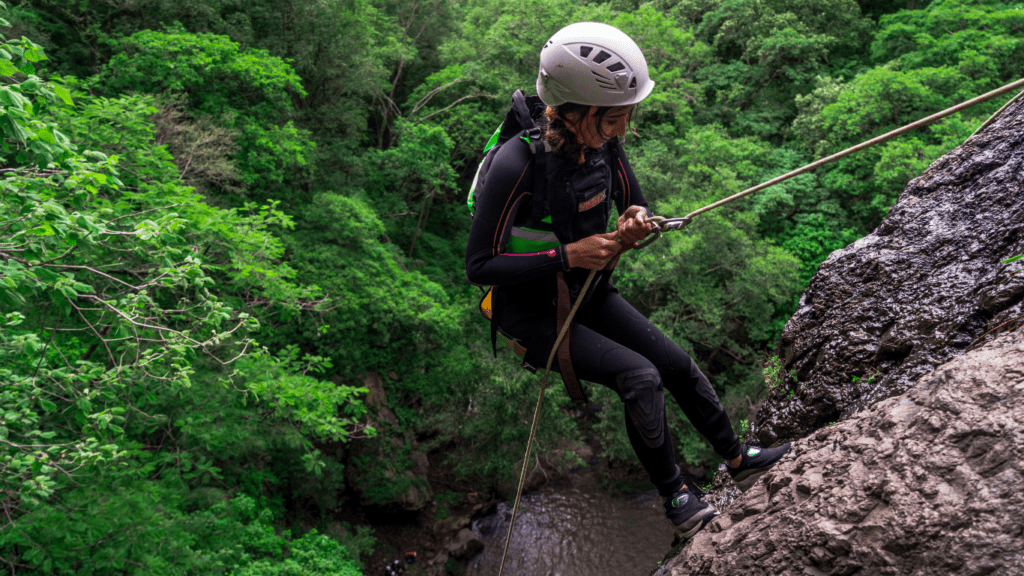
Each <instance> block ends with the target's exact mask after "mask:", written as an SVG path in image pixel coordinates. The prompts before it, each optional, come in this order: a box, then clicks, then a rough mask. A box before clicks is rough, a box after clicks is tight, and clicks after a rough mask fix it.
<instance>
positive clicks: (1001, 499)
mask: <svg viewBox="0 0 1024 576" xmlns="http://www.w3.org/2000/svg"><path fill="white" fill-rule="evenodd" d="M1022 411H1024V330H1018V331H1015V332H1011V333H1008V334H1005V335H1002V336H1000V337H999V338H998V339H996V340H994V341H993V342H991V343H989V344H986V345H985V346H984V347H982V348H980V349H977V350H974V351H971V352H968V353H967V354H965V355H963V356H961V357H959V358H956V359H954V360H952V361H950V362H948V363H945V364H943V365H941V366H939V367H938V369H936V370H934V371H933V372H931V373H930V374H928V375H926V376H925V377H923V378H921V379H920V380H919V381H918V383H917V385H916V386H915V387H914V388H912V389H911V390H910V391H909V392H906V393H905V394H903V395H900V396H897V397H893V398H889V399H887V400H884V401H882V402H880V403H878V404H877V405H875V406H874V407H873V408H871V409H870V410H866V411H863V412H860V413H857V414H855V415H853V416H852V417H851V418H849V419H848V420H844V421H842V422H839V423H838V424H836V425H834V426H828V427H825V428H822V429H820V430H818V431H817V432H816V433H814V434H812V435H810V436H809V437H807V438H804V439H802V440H799V441H797V442H795V443H794V445H793V449H792V451H791V453H790V454H789V455H787V456H786V458H785V459H783V460H782V462H780V463H779V464H778V465H777V466H776V467H775V468H774V469H772V471H771V472H769V473H768V474H767V475H765V477H764V478H762V479H761V480H759V481H758V482H757V484H755V485H754V487H753V488H751V489H750V490H749V491H748V492H747V493H745V494H743V495H742V496H741V497H739V498H738V499H736V500H735V501H734V502H733V504H732V505H731V506H730V507H729V509H728V510H727V512H726V513H725V514H723V515H722V516H720V517H719V518H717V519H715V521H713V522H712V523H711V525H710V526H709V527H708V528H707V529H705V530H704V531H702V532H701V533H699V534H698V535H697V536H696V537H695V538H694V539H693V540H692V541H691V542H690V543H689V544H687V545H686V546H684V547H683V548H682V550H681V552H680V553H679V555H678V556H677V557H675V558H674V559H672V560H671V561H670V562H669V563H667V565H666V566H664V567H663V568H662V569H661V570H659V574H670V575H671V576H690V575H698V574H703V575H712V574H714V575H726V574H729V575H732V574H814V575H821V574H854V573H858V574H914V575H922V576H923V575H928V574H949V575H961V574H962V575H968V574H991V575H1007V576H1009V575H1011V574H1024V523H1022V522H1021V518H1024V490H1022V488H1024V425H1022V423H1021V419H1020V418H1019V417H1018V415H1019V414H1020V413H1021V412H1022Z"/></svg>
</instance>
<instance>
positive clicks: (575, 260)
mask: <svg viewBox="0 0 1024 576" xmlns="http://www.w3.org/2000/svg"><path fill="white" fill-rule="evenodd" d="M618 235H619V234H618V232H609V233H607V234H594V235H593V236H588V237H586V238H584V239H583V240H577V241H576V242H573V243H572V244H566V245H565V253H566V256H568V258H569V267H570V268H586V269H587V270H600V269H602V268H604V267H605V265H606V264H608V261H609V260H611V259H612V258H614V257H615V256H616V255H617V254H618V253H619V251H620V250H621V248H622V244H620V243H619V242H618V240H617V237H618Z"/></svg>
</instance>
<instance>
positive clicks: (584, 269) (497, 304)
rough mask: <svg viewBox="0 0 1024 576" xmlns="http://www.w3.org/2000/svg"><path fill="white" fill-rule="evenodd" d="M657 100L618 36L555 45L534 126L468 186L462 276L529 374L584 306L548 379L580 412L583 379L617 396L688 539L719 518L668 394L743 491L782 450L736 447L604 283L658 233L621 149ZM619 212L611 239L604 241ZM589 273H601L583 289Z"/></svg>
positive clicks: (675, 357) (679, 360)
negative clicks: (695, 482) (688, 473)
mask: <svg viewBox="0 0 1024 576" xmlns="http://www.w3.org/2000/svg"><path fill="white" fill-rule="evenodd" d="M653 89H654V82H653V81H652V80H651V79H650V77H649V74H648V68H647V62H646V60H645V58H644V56H643V54H642V53H641V51H640V49H639V47H638V46H637V45H636V43H635V42H634V41H633V40H632V39H631V38H630V37H629V36H627V35H626V34H624V33H623V32H622V31H620V30H618V29H617V28H614V27H612V26H608V25H606V24H600V23H594V22H580V23H576V24H571V25H569V26H566V27H565V28H563V29H562V30H560V31H558V32H557V33H556V34H555V35H554V36H552V37H551V39H550V40H549V41H548V42H547V43H546V44H545V45H544V48H543V50H542V51H541V54H540V70H539V73H538V77H537V92H538V94H539V101H537V100H533V101H532V104H533V105H532V106H531V105H530V104H531V101H530V100H529V99H527V100H526V101H525V104H526V107H527V108H530V109H531V110H530V112H531V113H533V114H532V115H533V116H534V117H536V119H537V124H538V126H537V127H535V128H532V129H529V130H525V131H522V132H521V133H519V134H516V135H515V137H511V138H506V139H505V141H503V142H502V143H501V144H502V145H501V146H500V147H497V148H496V149H495V150H492V152H491V153H490V154H489V157H488V158H487V160H485V167H486V170H483V169H482V170H481V173H479V174H478V178H477V181H476V182H475V184H474V190H473V193H472V204H473V205H474V210H475V215H474V219H473V226H472V229H471V232H470V236H469V244H468V246H467V249H466V277H467V278H468V279H469V281H470V282H472V283H474V284H478V285H486V286H493V287H494V288H493V289H492V292H491V294H490V298H491V301H490V310H491V313H492V326H493V330H494V331H495V332H496V334H497V335H500V336H501V338H502V340H503V341H505V342H506V343H508V344H509V345H510V347H511V348H512V349H513V350H515V351H517V352H518V353H519V355H520V357H521V360H522V362H523V366H524V367H527V368H530V369H535V367H538V366H544V363H545V359H546V358H548V355H549V353H550V352H551V350H552V348H553V346H554V345H555V342H556V340H557V339H558V334H559V331H560V330H561V328H562V325H563V324H564V323H565V321H566V317H567V311H568V308H569V306H570V305H571V304H573V303H574V302H575V300H576V299H577V298H582V302H581V303H580V305H579V308H578V313H577V314H576V315H575V317H574V318H573V319H572V322H571V324H570V327H569V329H568V330H567V331H566V332H565V336H564V337H563V339H562V340H561V342H560V344H559V350H558V359H559V361H558V365H557V368H556V369H557V370H558V371H559V372H560V373H561V375H562V377H563V380H564V381H565V382H566V385H567V389H568V390H569V392H570V396H572V397H573V399H574V400H576V401H580V400H581V399H582V398H583V394H582V389H581V388H579V386H578V382H577V379H580V380H586V381H589V382H595V383H598V384H601V385H603V386H607V387H608V388H611V389H612V390H614V391H615V392H616V393H618V395H619V397H620V398H621V400H622V403H623V406H624V411H625V426H626V431H627V433H628V436H629V440H630V444H631V445H632V447H633V450H634V451H635V452H636V455H637V457H638V458H639V460H640V462H641V464H642V465H643V467H644V469H645V470H646V472H647V474H648V475H649V477H650V480H651V482H652V483H653V484H654V486H655V487H656V488H657V489H658V492H659V494H660V495H661V496H662V497H663V498H664V500H665V502H664V508H665V515H666V516H667V517H668V519H669V520H670V521H671V522H672V524H673V526H675V529H676V531H677V532H678V533H679V534H680V535H681V536H682V537H683V538H690V537H692V536H693V535H694V534H696V533H697V532H698V531H699V530H700V529H701V528H703V527H704V526H706V525H707V523H708V522H709V521H710V520H711V519H712V518H714V517H715V516H716V515H717V512H716V511H715V509H714V507H712V506H711V505H710V504H707V503H704V502H701V501H700V500H699V499H698V498H697V497H696V496H695V494H694V492H692V491H691V490H690V489H689V487H688V486H687V485H686V484H685V483H684V481H683V478H682V475H681V471H680V469H679V467H678V466H677V465H676V460H675V451H674V448H673V444H672V438H671V436H670V434H669V430H668V422H667V417H666V412H665V391H666V390H667V391H668V392H669V393H670V394H671V395H672V397H673V398H675V400H676V402H678V404H679V406H680V407H681V408H682V409H683V412H684V413H685V414H686V416H687V418H688V419H689V420H690V422H691V423H692V424H693V426H694V427H695V428H696V429H697V430H698V431H699V432H700V433H701V434H702V435H703V436H704V437H705V438H706V439H707V440H708V441H709V442H710V443H711V445H712V447H713V448H714V450H715V452H716V453H717V454H718V455H719V456H721V457H722V458H723V459H724V460H725V461H726V464H727V466H728V470H729V474H730V475H731V476H732V478H733V479H734V480H735V481H736V483H737V485H738V486H739V487H740V488H741V489H743V490H745V489H747V488H749V487H750V486H751V485H752V484H753V483H754V481H755V480H756V479H757V478H758V477H759V476H760V475H762V474H763V473H764V472H765V471H767V469H768V468H769V467H771V466H772V465H774V464H775V463H776V462H778V460H779V459H781V458H782V456H783V455H784V454H785V453H786V452H787V451H788V450H789V444H785V445H782V446H779V447H776V448H761V447H758V446H748V445H745V444H743V443H741V441H740V438H739V437H738V436H737V435H736V433H735V432H734V431H733V429H732V424H731V422H730V421H729V417H728V415H727V414H726V412H725V410H724V409H723V407H722V405H721V403H720V402H719V400H718V396H717V395H716V394H715V391H714V389H713V388H712V387H711V384H710V382H709V381H708V379H707V378H706V377H705V376H704V374H703V373H702V372H701V371H700V369H698V368H697V365H696V364H695V363H694V361H693V360H692V359H691V358H690V356H689V355H687V354H686V352H684V351H683V349H682V348H680V347H679V346H678V345H676V344H675V343H674V342H673V341H671V340H670V339H669V338H668V337H666V336H665V335H664V334H663V333H662V332H661V331H660V330H659V329H658V328H657V327H656V326H655V325H654V324H652V323H651V322H650V321H649V320H648V319H647V318H645V317H644V316H643V315H642V314H640V313H639V312H638V311H637V310H636V309H634V308H633V307H632V306H631V305H630V304H629V303H628V302H626V300H625V299H623V298H622V296H620V295H619V293H618V291H617V290H616V289H615V286H614V285H613V284H612V283H611V276H612V272H613V269H614V267H615V264H616V263H617V262H618V258H619V256H620V255H621V254H622V253H623V252H626V251H628V250H630V249H632V248H634V247H636V245H637V242H638V241H640V240H641V239H643V238H644V237H645V236H647V235H648V234H649V233H650V232H651V230H652V224H651V221H650V219H651V217H652V212H651V211H650V210H649V209H648V207H647V202H646V200H645V199H644V196H643V194H642V192H641V190H640V185H639V183H638V182H637V179H636V177H635V175H634V174H633V171H632V169H631V168H630V164H629V160H628V159H627V157H626V153H625V150H624V149H623V146H622V145H621V142H620V137H623V136H625V134H626V132H628V131H630V120H631V118H632V116H633V113H634V111H635V109H636V106H637V104H639V103H640V102H641V101H642V100H644V99H645V98H647V96H649V95H650V94H651V91H652V90H653ZM523 103H524V101H523V99H522V96H521V95H520V101H519V103H518V105H519V106H522V105H523ZM507 123H508V121H507V122H506V124H507ZM506 128H507V126H506ZM499 132H500V130H499ZM497 136H498V134H496V137H497ZM506 136H507V134H506ZM613 204H614V206H615V208H616V211H617V213H618V214H619V216H618V220H617V223H616V229H615V230H614V231H612V232H606V229H607V226H608V221H609V218H610V215H611V209H612V206H613ZM592 270H597V271H598V272H597V273H596V276H594V278H593V281H592V284H591V285H590V287H589V288H587V289H585V290H584V289H583V287H584V285H585V280H586V278H587V277H588V276H589V275H590V272H591V271H592Z"/></svg>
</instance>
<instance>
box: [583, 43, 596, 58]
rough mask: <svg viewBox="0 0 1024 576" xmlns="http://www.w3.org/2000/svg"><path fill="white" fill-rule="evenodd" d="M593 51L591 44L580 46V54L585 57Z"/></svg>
mask: <svg viewBox="0 0 1024 576" xmlns="http://www.w3.org/2000/svg"><path fill="white" fill-rule="evenodd" d="M593 51H594V47H593V46H580V56H581V57H583V58H586V57H587V56H590V53H591V52H593Z"/></svg>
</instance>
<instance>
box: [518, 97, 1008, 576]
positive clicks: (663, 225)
mask: <svg viewBox="0 0 1024 576" xmlns="http://www.w3.org/2000/svg"><path fill="white" fill-rule="evenodd" d="M1021 87H1024V78H1021V79H1020V80H1017V81H1016V82H1011V83H1010V84H1007V85H1005V86H1003V87H1001V88H997V89H995V90H992V91H991V92H986V93H985V94H982V95H981V96H978V97H976V98H972V99H971V100H967V101H966V102H962V103H960V104H957V105H956V106H953V107H951V108H947V109H945V110H943V111H942V112H937V113H935V114H932V115H931V116H928V117H927V118H922V119H921V120H918V121H917V122H913V123H911V124H907V125H906V126H903V127H902V128H897V129H895V130H893V131H891V132H886V133H885V134H882V135H881V136H878V137H875V138H872V139H871V140H867V141H865V142H861V143H860V144H857V145H856V146H853V147H852V148H847V149H846V150H843V151H842V152H837V153H835V154H833V155H831V156H827V157H825V158H822V159H821V160H817V161H815V162H812V163H810V164H808V165H806V166H803V167H802V168H797V169H796V170H793V171H791V172H787V173H786V174H783V175H782V176H778V177H775V178H772V179H771V180H768V181H766V182H763V183H761V184H758V185H757V186H754V187H752V188H748V189H746V190H744V191H742V192H739V193H737V194H733V195H732V196H729V197H728V198H724V199H722V200H719V201H718V202H715V203H712V204H708V205H707V206H704V207H703V208H700V209H697V210H694V211H693V212H690V213H689V214H687V215H686V216H683V217H682V218H665V217H662V216H652V217H650V218H648V219H647V221H648V222H651V223H652V224H654V226H653V228H652V230H651V233H650V234H649V235H648V237H647V238H645V239H644V240H643V241H642V242H639V243H638V244H637V246H636V248H637V249H641V248H645V247H647V246H649V245H650V244H651V243H653V242H654V241H655V240H657V239H658V238H661V235H662V232H667V231H669V230H682V229H683V228H684V227H686V226H687V225H688V224H690V223H691V222H693V217H694V216H697V215H700V214H703V213H705V212H707V211H709V210H714V209H715V208H718V207H720V206H724V205H726V204H728V203H730V202H733V201H735V200H739V199H740V198H743V197H744V196H747V195H750V194H753V193H754V192H757V191H759V190H764V189H765V188H768V187H769V186H773V185H775V184H778V183H779V182H782V181H785V180H788V179H790V178H792V177H794V176H798V175H800V174H803V173H805V172H810V171H812V170H815V169H816V168H819V167H821V166H824V165H825V164H830V163H832V162H835V161H836V160H839V159H840V158H844V157H846V156H849V155H851V154H854V153H856V152H860V151H861V150H864V149H865V148H870V147H871V146H874V145H875V144H881V143H882V142H886V141H888V140H891V139H893V138H895V137H896V136H900V135H901V134H906V133H907V132H910V131H911V130H915V129H917V128H921V127H923V126H927V125H928V124H931V123H932V122H935V121H936V120H939V119H941V118H945V117H946V116H950V115H952V114H955V113H957V112H960V111H961V110H965V109H967V108H970V107H971V106H974V105H975V104H979V103H981V102H985V101H986V100H991V99H992V98H995V97H996V96H999V95H1001V94H1005V93H1007V92H1009V91H1011V90H1014V89H1016V88H1021ZM1022 95H1024V91H1021V93H1019V94H1017V95H1016V96H1014V98H1013V99H1012V100H1010V101H1009V102H1007V103H1006V104H1005V105H1003V107H1002V108H1000V109H999V110H997V111H996V113H995V114H993V115H992V116H991V117H989V119H988V120H986V121H985V123H984V124H982V125H981V127H980V128H978V129H977V130H976V131H975V132H974V133H973V134H971V136H970V137H968V138H967V139H968V140H970V139H971V138H972V137H974V136H975V135H976V134H977V133H978V132H980V131H981V130H982V129H984V128H985V127H987V126H988V125H989V124H991V123H992V122H993V121H994V120H995V119H996V118H997V117H998V116H999V115H1000V114H1001V113H1002V112H1003V110H1005V109H1006V107H1007V106H1009V105H1010V104H1012V103H1013V102H1015V101H1016V100H1017V99H1019V98H1020V97H1021V96H1022ZM613 258H614V256H613ZM597 272H598V271H597V270H591V271H590V275H589V276H587V281H586V282H584V284H583V288H582V289H581V290H580V294H579V296H577V298H576V303H575V304H574V305H573V307H572V310H571V311H570V312H569V314H568V316H567V318H566V319H565V322H564V324H563V323H561V322H560V325H561V330H559V332H558V337H557V338H555V343H554V345H553V346H552V347H551V353H550V354H548V362H547V365H546V366H544V378H543V379H542V380H541V386H540V395H539V396H538V397H537V407H536V408H534V411H533V424H532V425H531V426H530V436H529V438H528V439H527V441H526V455H525V456H523V468H522V470H521V471H520V473H519V487H518V488H516V499H515V503H514V504H513V505H512V518H511V519H510V520H509V524H508V535H507V536H506V538H505V549H504V551H503V552H502V554H501V566H500V568H499V569H498V576H502V574H503V573H504V571H505V558H506V557H507V555H508V545H509V543H510V542H511V541H512V528H513V527H514V526H515V523H516V513H517V512H518V510H519V500H520V498H521V497H522V494H523V482H524V481H525V479H526V468H527V465H528V462H529V459H530V450H531V449H532V447H533V439H534V437H535V436H536V433H537V423H538V421H539V419H540V408H541V404H542V403H543V401H544V390H545V388H546V387H547V383H548V375H549V374H550V372H551V363H552V361H553V360H554V358H555V354H556V353H557V352H558V351H559V346H560V345H561V343H562V339H563V338H564V337H565V336H566V334H567V333H568V332H569V327H570V326H571V325H572V319H573V317H574V316H575V315H576V310H577V309H578V308H579V306H580V304H581V303H582V302H583V295H584V294H586V293H587V290H588V289H589V288H590V283H591V282H592V281H593V280H594V276H595V275H596V274H597Z"/></svg>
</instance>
